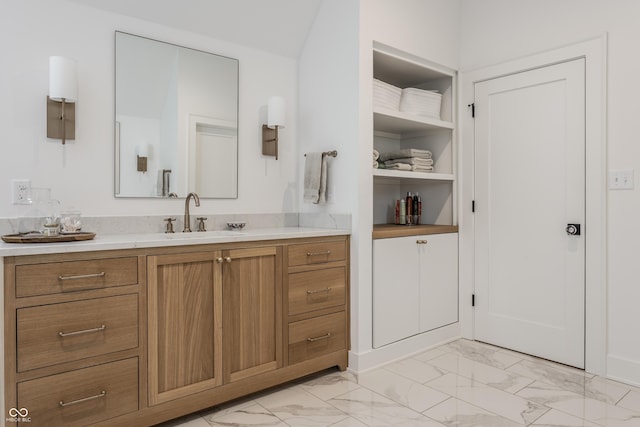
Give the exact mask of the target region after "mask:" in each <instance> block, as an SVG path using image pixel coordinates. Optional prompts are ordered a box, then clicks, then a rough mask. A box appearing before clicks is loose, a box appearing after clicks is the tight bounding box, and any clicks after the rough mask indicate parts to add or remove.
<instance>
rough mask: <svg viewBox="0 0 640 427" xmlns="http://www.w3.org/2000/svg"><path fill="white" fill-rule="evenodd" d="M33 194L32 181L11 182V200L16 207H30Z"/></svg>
mask: <svg viewBox="0 0 640 427" xmlns="http://www.w3.org/2000/svg"><path fill="white" fill-rule="evenodd" d="M29 193H31V181H30V180H28V179H12V180H11V200H12V202H13V204H14V205H28V204H29V203H30V202H29Z"/></svg>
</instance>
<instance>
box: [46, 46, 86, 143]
mask: <svg viewBox="0 0 640 427" xmlns="http://www.w3.org/2000/svg"><path fill="white" fill-rule="evenodd" d="M77 100H78V79H77V71H76V61H75V60H73V59H70V58H64V57H62V56H51V57H49V96H47V138H53V139H61V140H62V143H63V144H64V143H65V141H66V140H73V139H75V138H76V109H75V102H76V101H77Z"/></svg>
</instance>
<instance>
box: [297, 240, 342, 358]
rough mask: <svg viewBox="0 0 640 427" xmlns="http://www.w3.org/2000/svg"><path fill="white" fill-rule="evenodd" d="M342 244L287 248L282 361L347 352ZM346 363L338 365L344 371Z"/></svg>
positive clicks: (317, 243)
mask: <svg viewBox="0 0 640 427" xmlns="http://www.w3.org/2000/svg"><path fill="white" fill-rule="evenodd" d="M348 249H349V245H348V240H346V239H335V240H324V241H310V242H302V243H299V244H291V245H288V246H287V267H288V270H287V279H286V298H285V301H286V306H287V309H286V313H287V363H288V364H289V365H293V364H296V363H300V362H304V361H307V360H313V359H314V358H317V357H320V356H323V355H330V354H336V352H337V353H338V354H339V353H340V352H345V351H346V350H348V348H349V320H348V319H349V316H348V306H349V292H348V290H349V286H348V284H349V282H348V281H349V261H348V256H347V254H348ZM346 363H347V361H346V359H345V360H344V361H343V362H342V363H340V364H339V365H338V366H339V367H340V369H342V370H344V369H346V367H347V366H346Z"/></svg>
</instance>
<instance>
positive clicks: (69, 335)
mask: <svg viewBox="0 0 640 427" xmlns="http://www.w3.org/2000/svg"><path fill="white" fill-rule="evenodd" d="M105 329H107V327H106V326H105V325H100V327H99V328H91V329H83V330H82V331H73V332H62V331H60V332H58V335H60V336H61V337H62V338H64V337H71V336H73V335H82V334H89V333H91V332H100V331H104V330H105Z"/></svg>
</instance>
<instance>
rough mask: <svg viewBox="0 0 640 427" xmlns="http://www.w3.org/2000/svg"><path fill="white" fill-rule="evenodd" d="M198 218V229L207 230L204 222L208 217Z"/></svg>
mask: <svg viewBox="0 0 640 427" xmlns="http://www.w3.org/2000/svg"><path fill="white" fill-rule="evenodd" d="M196 219H197V220H198V231H207V229H206V228H205V226H204V222H205V221H206V220H207V218H205V217H202V216H199V217H197V218H196Z"/></svg>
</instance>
